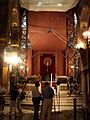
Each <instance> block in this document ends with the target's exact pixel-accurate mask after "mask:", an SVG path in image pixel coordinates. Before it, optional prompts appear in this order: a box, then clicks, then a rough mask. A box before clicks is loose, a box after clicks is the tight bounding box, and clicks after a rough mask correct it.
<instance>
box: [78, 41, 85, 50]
mask: <svg viewBox="0 0 90 120" xmlns="http://www.w3.org/2000/svg"><path fill="white" fill-rule="evenodd" d="M80 48H85V45H84V43H83V42H79V43H78V44H77V45H76V49H80Z"/></svg>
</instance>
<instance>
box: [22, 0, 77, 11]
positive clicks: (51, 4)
mask: <svg viewBox="0 0 90 120" xmlns="http://www.w3.org/2000/svg"><path fill="white" fill-rule="evenodd" d="M78 2H79V0H20V5H21V7H23V8H26V9H28V10H30V11H59V12H66V11H67V10H69V9H71V8H73V7H75V6H76V5H77V3H78Z"/></svg>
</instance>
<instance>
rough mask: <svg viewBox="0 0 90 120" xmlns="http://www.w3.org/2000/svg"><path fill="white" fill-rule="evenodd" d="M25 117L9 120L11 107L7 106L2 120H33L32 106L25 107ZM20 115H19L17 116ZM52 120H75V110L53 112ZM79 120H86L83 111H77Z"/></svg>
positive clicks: (0, 118) (0, 119)
mask: <svg viewBox="0 0 90 120" xmlns="http://www.w3.org/2000/svg"><path fill="white" fill-rule="evenodd" d="M22 110H23V115H22V117H19V116H18V117H17V118H15V117H14V115H12V117H11V119H9V106H5V109H4V115H2V116H0V120H33V111H32V109H31V108H30V106H23V109H22ZM17 115H18V114H17ZM52 120H74V113H73V110H64V111H61V112H55V111H54V112H53V113H52ZM77 120H84V117H83V114H82V110H78V111H77Z"/></svg>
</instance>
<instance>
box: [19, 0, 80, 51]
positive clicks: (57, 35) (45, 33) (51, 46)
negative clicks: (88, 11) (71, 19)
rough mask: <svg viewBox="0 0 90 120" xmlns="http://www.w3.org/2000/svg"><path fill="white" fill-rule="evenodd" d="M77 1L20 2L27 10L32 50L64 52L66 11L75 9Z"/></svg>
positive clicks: (43, 0)
mask: <svg viewBox="0 0 90 120" xmlns="http://www.w3.org/2000/svg"><path fill="white" fill-rule="evenodd" d="M78 2H79V0H40V1H39V0H20V5H21V7H23V8H26V9H27V10H29V12H28V31H29V39H30V42H31V46H32V49H33V50H36V51H58V52H59V51H60V52H61V51H65V49H66V13H65V12H66V11H68V10H69V9H71V8H73V7H75V6H76V5H77V3H78Z"/></svg>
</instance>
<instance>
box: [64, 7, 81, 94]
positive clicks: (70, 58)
mask: <svg viewBox="0 0 90 120" xmlns="http://www.w3.org/2000/svg"><path fill="white" fill-rule="evenodd" d="M74 15H75V12H74V10H73V9H72V10H69V11H67V14H66V32H67V45H66V58H67V63H66V64H67V71H66V72H67V76H68V78H69V80H68V81H67V82H68V89H69V90H70V89H73V91H75V92H77V90H78V83H79V82H80V55H79V52H78V49H77V48H76V44H77V34H76V23H75V16H74ZM70 82H73V87H72V88H71V85H70ZM74 86H75V88H74ZM75 89H76V90H75ZM73 91H72V92H73Z"/></svg>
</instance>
